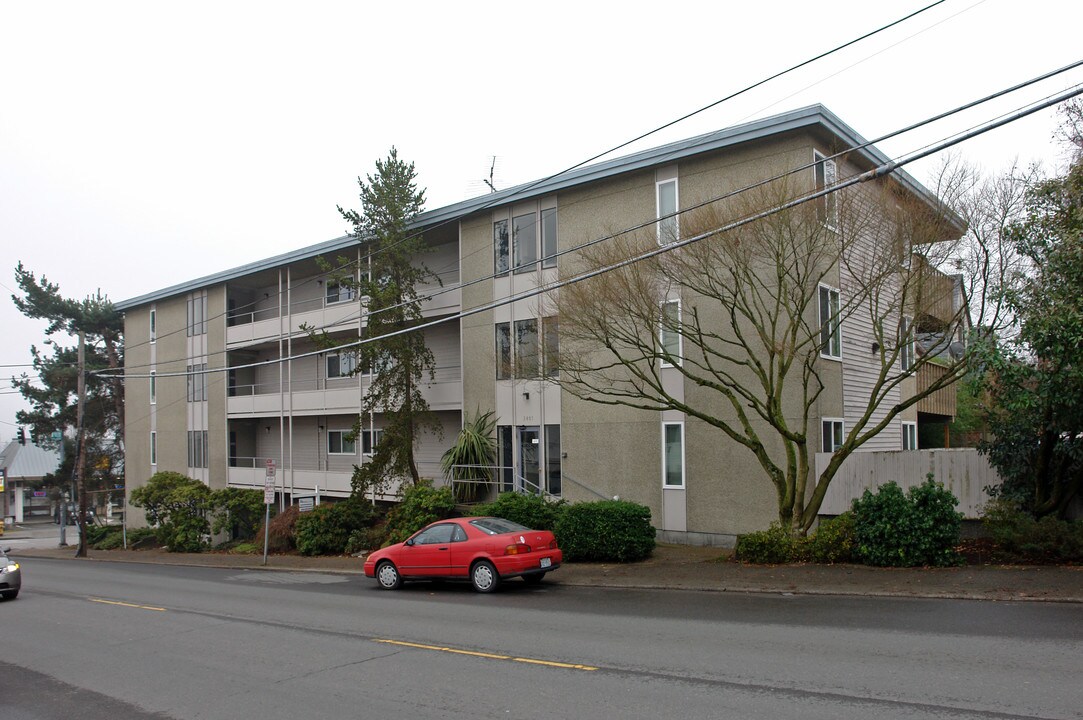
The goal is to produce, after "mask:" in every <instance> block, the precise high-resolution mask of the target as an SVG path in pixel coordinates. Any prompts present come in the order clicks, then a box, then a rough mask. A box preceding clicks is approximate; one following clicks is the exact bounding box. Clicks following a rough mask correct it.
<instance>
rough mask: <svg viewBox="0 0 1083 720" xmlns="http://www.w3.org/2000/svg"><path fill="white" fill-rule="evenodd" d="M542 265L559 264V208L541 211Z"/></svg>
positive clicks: (553, 265)
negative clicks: (557, 255)
mask: <svg viewBox="0 0 1083 720" xmlns="http://www.w3.org/2000/svg"><path fill="white" fill-rule="evenodd" d="M541 234H542V267H556V266H557V258H556V254H557V209H556V208H548V209H546V210H542V211H541Z"/></svg>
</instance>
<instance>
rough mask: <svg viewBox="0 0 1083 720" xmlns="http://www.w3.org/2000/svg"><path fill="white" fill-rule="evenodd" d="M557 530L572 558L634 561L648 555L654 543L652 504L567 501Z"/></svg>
mask: <svg viewBox="0 0 1083 720" xmlns="http://www.w3.org/2000/svg"><path fill="white" fill-rule="evenodd" d="M555 533H556V536H557V541H558V542H559V544H560V547H561V549H562V550H563V551H564V559H565V560H568V561H571V562H575V561H585V562H591V561H593V562H635V561H637V560H642V559H644V558H646V557H647V556H649V555H650V554H651V551H652V550H654V544H655V532H654V527H653V526H652V525H651V511H650V508H647V507H646V506H644V505H639V504H637V503H633V502H627V501H625V500H602V501H600V502H589V503H577V504H575V505H568V506H567V507H565V508H564V510H563V512H562V513H561V514H560V518H559V519H558V520H557V524H556V528H555Z"/></svg>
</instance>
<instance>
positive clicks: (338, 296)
mask: <svg viewBox="0 0 1083 720" xmlns="http://www.w3.org/2000/svg"><path fill="white" fill-rule="evenodd" d="M356 297H357V290H356V289H355V288H353V287H351V286H350V285H342V284H340V283H337V282H330V281H328V283H327V295H326V301H325V304H327V305H334V304H335V303H340V302H348V301H350V300H353V299H355V298H356Z"/></svg>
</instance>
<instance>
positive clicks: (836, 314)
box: [816, 283, 842, 360]
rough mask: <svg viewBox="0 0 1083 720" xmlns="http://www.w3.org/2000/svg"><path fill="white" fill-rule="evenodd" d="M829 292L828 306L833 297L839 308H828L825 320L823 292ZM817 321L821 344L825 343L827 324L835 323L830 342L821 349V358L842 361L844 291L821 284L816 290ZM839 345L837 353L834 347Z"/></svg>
mask: <svg viewBox="0 0 1083 720" xmlns="http://www.w3.org/2000/svg"><path fill="white" fill-rule="evenodd" d="M824 290H827V293H828V304H829V305H830V302H831V298H832V296H834V297H835V299H836V303H837V307H836V308H834V309H832V308H828V313H829V314H828V316H827V318H826V319H825V318H824V307H823V291H824ZM816 313H817V316H816V319H817V321H818V322H817V325H816V326H817V327H818V328H819V329H820V330H819V332H820V342H821V343H823V332H824V324H825V323H834V326H833V327H832V329H831V332H830V334H829V336H828V337H829V339H828V342H826V343H823V344H822V346H821V347H820V357H822V358H827V359H829V360H842V291H841V290H839V289H838V288H836V287H831V286H830V285H825V284H823V283H820V285H819V286H818V287H817V288H816ZM835 345H838V350H837V353H836V351H835V349H834V346H835Z"/></svg>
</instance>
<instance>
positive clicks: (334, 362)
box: [327, 352, 357, 379]
mask: <svg viewBox="0 0 1083 720" xmlns="http://www.w3.org/2000/svg"><path fill="white" fill-rule="evenodd" d="M356 370H357V355H355V354H354V353H351V352H343V353H331V354H329V355H328V356H327V378H328V379H331V378H344V377H349V376H350V375H353V374H354V372H355V371H356Z"/></svg>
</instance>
